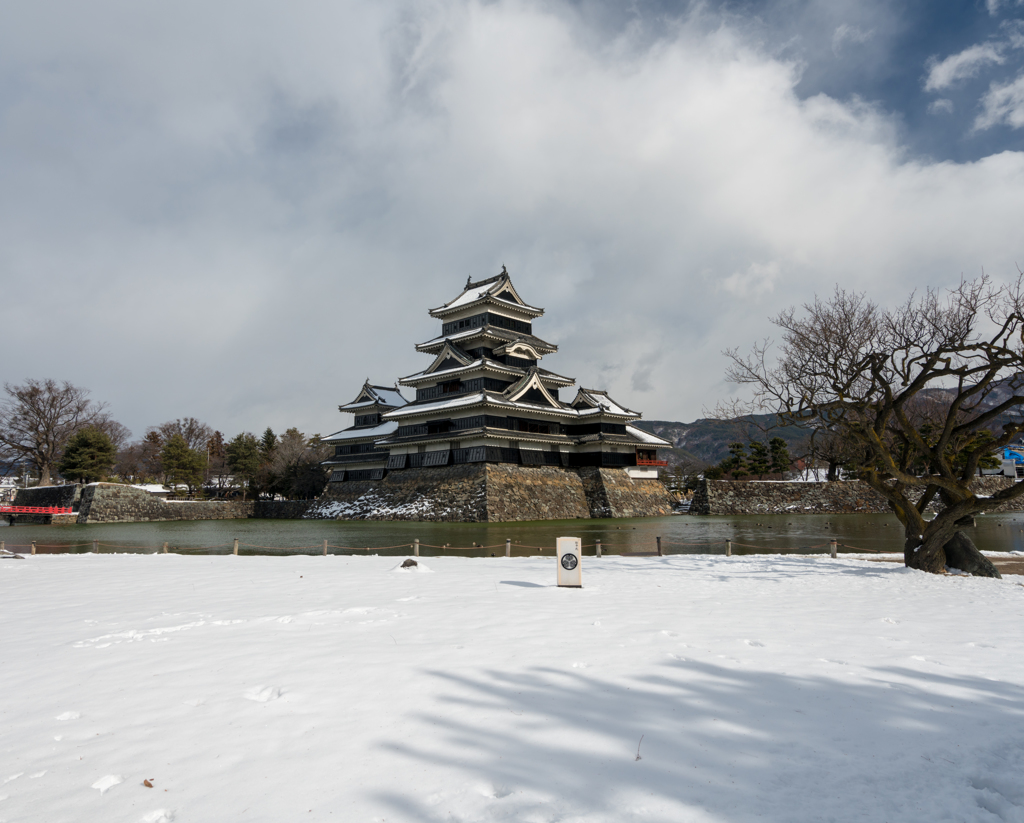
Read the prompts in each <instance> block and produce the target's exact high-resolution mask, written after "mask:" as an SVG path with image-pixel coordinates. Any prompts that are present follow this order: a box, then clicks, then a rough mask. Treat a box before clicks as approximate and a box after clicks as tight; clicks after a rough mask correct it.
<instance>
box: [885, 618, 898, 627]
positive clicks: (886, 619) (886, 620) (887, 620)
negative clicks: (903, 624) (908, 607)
mask: <svg viewBox="0 0 1024 823" xmlns="http://www.w3.org/2000/svg"><path fill="white" fill-rule="evenodd" d="M882 622H883V623H892V624H893V625H896V624H898V623H899V622H900V621H899V620H893V619H892V618H891V617H883V618H882Z"/></svg>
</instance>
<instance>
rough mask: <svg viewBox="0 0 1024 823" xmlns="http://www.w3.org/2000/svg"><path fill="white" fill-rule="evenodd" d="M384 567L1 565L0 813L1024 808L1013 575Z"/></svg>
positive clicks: (535, 814)
mask: <svg viewBox="0 0 1024 823" xmlns="http://www.w3.org/2000/svg"><path fill="white" fill-rule="evenodd" d="M400 563H401V559H400V558H393V557H390V558H388V557H346V556H331V557H326V558H325V557H291V558H281V557H230V556H229V557H223V556H220V557H185V556H179V555H173V554H172V555H163V554H158V555H148V556H139V555H134V556H132V555H102V556H94V555H48V556H36V557H34V558H29V559H26V560H24V561H15V560H5V561H2V562H0V618H2V620H3V626H4V629H3V634H2V635H0V688H2V693H3V695H4V701H3V706H2V708H0V718H2V719H0V821H11V823H13V821H22V820H41V821H42V820H45V821H54V822H56V821H83V822H85V823H93V821H95V823H100V821H102V823H108V821H148V823H160V821H172V820H173V821H179V823H180V821H226V820H231V821H236V820H237V821H275V823H277V822H278V821H294V820H309V821H320V820H345V821H373V820H377V821H381V820H386V821H453V820H454V821H492V820H494V821H497V820H508V821H513V820H514V821H526V823H553V822H554V821H565V822H566V823H570V822H572V823H576V822H577V821H657V822H659V823H660V822H661V821H665V822H666V823H667V821H673V823H674V822H676V821H747V820H774V821H817V820H836V821H852V820H864V821H921V820H929V821H945V820H949V821H964V820H969V821H1024V780H1022V779H1021V777H1020V776H1021V774H1024V689H1022V684H1024V654H1022V652H1024V633H1022V630H1021V627H1022V625H1024V621H1022V618H1024V586H1022V585H1021V584H1020V582H1019V581H1020V580H1021V578H1013V577H1007V578H1006V579H1004V580H1002V581H999V580H981V579H975V578H965V577H936V576H932V575H927V574H923V573H920V572H914V571H910V570H907V569H904V568H903V567H901V566H898V565H896V564H889V563H870V562H865V561H861V560H854V559H847V558H840V559H838V560H834V561H833V560H831V559H829V558H828V557H827V556H815V557H806V556H804V557H800V556H760V557H756V556H754V557H730V558H726V557H711V556H694V555H686V556H671V557H664V558H658V557H645V558H617V557H606V558H602V559H600V560H598V559H595V558H589V557H588V558H584V568H583V583H584V588H583V589H581V590H575V589H558V588H557V587H555V586H554V582H555V565H554V563H555V561H554V559H552V558H508V559H506V558H503V557H499V558H457V557H456V558H451V557H437V558H427V559H426V561H425V563H424V562H423V561H421V566H420V567H418V568H417V569H415V570H398V569H397V568H396V567H397V566H398V565H399V564H400ZM641 736H642V737H643V739H642V742H641ZM638 753H639V759H637V754H638ZM144 780H149V781H150V782H151V783H152V788H150V787H147V786H145V785H144V783H143V781H144Z"/></svg>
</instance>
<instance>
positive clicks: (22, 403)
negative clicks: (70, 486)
mask: <svg viewBox="0 0 1024 823" xmlns="http://www.w3.org/2000/svg"><path fill="white" fill-rule="evenodd" d="M4 391H5V392H6V393H7V399H6V400H5V401H4V402H3V403H2V404H0V456H2V457H4V458H7V459H12V458H13V459H17V460H22V461H27V462H28V463H29V464H30V465H32V466H33V467H34V468H35V469H36V470H37V471H38V472H39V484H40V485H41V486H48V485H50V473H51V471H52V470H53V469H54V467H55V466H56V464H57V463H58V462H59V461H60V458H61V454H62V453H63V451H64V446H65V445H66V444H67V442H68V440H69V439H70V438H71V436H72V435H74V434H76V433H77V432H79V431H81V430H82V429H84V428H86V427H87V426H95V425H97V423H98V421H99V420H100V419H104V420H107V421H109V418H108V417H107V416H106V415H105V413H104V412H105V409H106V405H105V404H103V403H95V402H93V401H92V400H90V399H89V390H88V389H83V388H80V387H79V386H73V385H72V384H71V383H69V382H67V381H64V382H63V383H58V382H57V381H56V380H26V381H25V383H24V384H22V385H20V386H15V385H11V384H10V383H5V384H4ZM109 422H113V421H109ZM117 425H120V424H117Z"/></svg>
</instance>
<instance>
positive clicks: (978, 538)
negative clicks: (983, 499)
mask: <svg viewBox="0 0 1024 823" xmlns="http://www.w3.org/2000/svg"><path fill="white" fill-rule="evenodd" d="M970 531H971V537H972V539H973V540H974V542H975V543H976V544H977V545H978V547H979V548H981V549H983V550H985V551H1024V514H1022V513H1015V514H1002V515H985V516H982V517H979V518H978V525H977V526H976V527H975V528H973V529H971V530H970ZM567 535H571V536H574V537H580V538H582V539H583V545H584V547H585V548H584V554H588V555H593V554H594V552H595V548H594V546H595V544H596V542H597V541H598V540H600V541H601V545H602V551H603V553H606V554H621V553H623V552H651V551H654V550H655V549H656V547H657V542H656V538H657V537H659V536H660V537H661V538H662V549H663V551H664V552H665V553H666V554H724V553H725V546H726V541H727V540H731V541H732V542H733V554H756V553H760V552H772V551H789V552H797V553H807V554H811V553H822V552H826V551H828V543H829V541H831V540H833V539H834V540H837V541H839V543H840V544H842V546H846V547H851V548H850V549H844V548H843V547H841V548H840V551H841V552H842V551H844V550H847V551H849V550H853V549H865V550H874V551H894V552H901V551H902V550H903V533H902V528H901V527H900V525H899V522H898V521H897V520H896V518H895V517H894V516H892V515H865V514H845V515H799V516H795V515H746V516H741V517H696V516H688V515H683V516H672V517H651V518H638V519H632V520H547V521H532V522H527V523H428V522H370V521H333V520H207V521H199V522H187V523H186V522H165V523H109V524H95V525H89V526H77V525H74V526H13V527H0V540H4V542H5V543H6V545H7V548H8V549H14V550H17V551H27V550H28V547H29V544H30V542H31V541H33V540H34V541H36V543H37V546H38V548H37V551H38V552H39V553H47V552H53V551H72V552H89V551H92V547H93V541H94V540H95V541H97V542H98V543H99V549H100V552H101V553H102V552H137V553H151V552H155V551H161V550H162V547H163V544H164V543H165V542H166V543H168V545H169V548H170V550H171V551H174V550H179V549H202V548H203V547H214V548H208V549H207V553H210V554H227V553H230V552H231V551H232V541H233V540H235V539H238V541H239V544H240V553H241V554H278V553H281V552H282V551H283V550H286V549H296V548H300V547H301V548H302V549H303V550H304V551H307V552H309V553H319V552H320V551H322V545H323V541H324V540H327V541H328V544H329V546H330V547H331V548H329V550H328V551H329V552H330V553H332V554H341V553H360V554H362V553H365V552H366V550H367V549H369V550H370V551H371V553H373V552H374V551H376V553H379V554H388V555H408V554H410V553H411V550H412V545H413V541H414V540H417V539H418V540H419V541H420V544H421V549H420V553H421V554H422V555H423V556H430V555H437V554H458V555H464V556H470V557H473V556H476V557H486V556H490V555H492V554H493V555H495V556H500V555H503V554H504V553H505V540H506V539H508V540H510V541H511V544H512V554H513V555H514V556H523V555H536V554H541V553H550V552H552V551H553V549H554V545H555V538H557V537H562V536H567ZM446 545H447V546H450V547H452V548H451V549H444V548H436V547H444V546H446ZM474 545H475V546H476V548H472V547H473V546H474ZM51 547H67V548H51ZM335 547H346V548H341V549H339V548H335ZM467 547H470V548H469V550H465V549H466V548H467ZM454 549H463V550H461V551H455V550H454Z"/></svg>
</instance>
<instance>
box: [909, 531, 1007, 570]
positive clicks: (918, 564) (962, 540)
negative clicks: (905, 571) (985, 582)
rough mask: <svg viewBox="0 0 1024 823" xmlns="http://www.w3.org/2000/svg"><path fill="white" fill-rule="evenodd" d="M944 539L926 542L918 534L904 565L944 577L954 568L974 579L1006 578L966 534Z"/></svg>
mask: <svg viewBox="0 0 1024 823" xmlns="http://www.w3.org/2000/svg"><path fill="white" fill-rule="evenodd" d="M941 539H942V538H938V539H935V538H933V539H932V540H929V541H922V540H921V538H920V537H919V536H918V535H916V534H915V535H908V536H907V540H906V543H905V548H904V550H903V562H904V563H906V565H907V568H910V569H920V570H921V571H924V572H931V573H932V574H941V573H942V572H944V571H945V570H946V569H947V568H950V569H959V570H960V571H962V572H967V573H968V574H970V575H973V576H974V577H999V578H1001V577H1002V575H1001V574H999V570H998V569H997V568H996V567H995V566H993V565H992V561H991V560H989V559H988V558H987V557H985V555H983V554H982V553H981V552H980V551H978V548H977V546H975V545H974V542H973V541H972V540H971V538H969V537H968V536H967V535H966V534H964V532H962V531H957V532H954V533H953V536H952V537H950V538H949V539H948V540H946V542H945V543H940V542H939V541H940V540H941Z"/></svg>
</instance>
